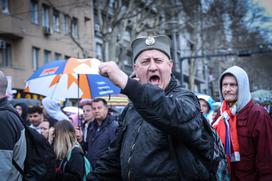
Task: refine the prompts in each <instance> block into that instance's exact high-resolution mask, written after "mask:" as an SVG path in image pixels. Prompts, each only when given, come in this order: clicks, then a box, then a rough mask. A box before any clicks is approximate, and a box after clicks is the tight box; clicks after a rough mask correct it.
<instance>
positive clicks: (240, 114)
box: [237, 100, 254, 120]
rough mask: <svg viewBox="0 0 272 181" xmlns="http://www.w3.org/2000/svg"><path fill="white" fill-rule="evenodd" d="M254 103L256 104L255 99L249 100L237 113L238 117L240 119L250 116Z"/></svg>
mask: <svg viewBox="0 0 272 181" xmlns="http://www.w3.org/2000/svg"><path fill="white" fill-rule="evenodd" d="M253 105H254V103H253V101H252V100H251V101H249V103H248V104H247V105H246V106H245V107H244V108H243V109H241V111H239V112H238V114H237V117H239V118H238V120H239V119H246V118H248V114H249V112H250V110H251V108H252V107H253Z"/></svg>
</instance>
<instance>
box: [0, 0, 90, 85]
mask: <svg viewBox="0 0 272 181" xmlns="http://www.w3.org/2000/svg"><path fill="white" fill-rule="evenodd" d="M91 7H92V1H86V0H66V1H62V0H55V1H49V0H20V1H16V0H2V1H1V2H0V69H1V71H3V72H4V73H5V74H6V75H7V76H8V77H10V79H9V80H10V83H11V87H12V88H13V89H18V90H20V89H23V88H24V81H25V80H27V78H28V77H29V76H30V75H31V74H32V73H33V71H35V70H36V69H37V68H38V67H39V66H42V65H44V64H46V63H49V62H50V61H54V60H62V59H68V58H69V57H77V58H87V57H94V54H95V53H94V48H93V46H94V45H93V42H94V41H93V37H94V31H93V29H94V28H93V12H92V8H91Z"/></svg>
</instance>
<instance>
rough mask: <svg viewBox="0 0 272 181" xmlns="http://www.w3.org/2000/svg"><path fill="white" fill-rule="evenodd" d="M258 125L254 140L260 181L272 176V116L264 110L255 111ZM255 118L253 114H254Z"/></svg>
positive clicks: (265, 180) (269, 178)
mask: <svg viewBox="0 0 272 181" xmlns="http://www.w3.org/2000/svg"><path fill="white" fill-rule="evenodd" d="M254 116H255V119H254V120H256V126H255V128H254V130H253V141H254V144H255V145H256V146H255V148H256V153H257V155H256V163H255V164H256V169H257V173H258V177H259V180H260V181H268V180H271V178H272V118H271V117H270V116H269V115H268V114H267V113H266V112H265V111H264V110H261V111H260V110H259V111H258V112H255V113H254ZM252 118H253V116H252Z"/></svg>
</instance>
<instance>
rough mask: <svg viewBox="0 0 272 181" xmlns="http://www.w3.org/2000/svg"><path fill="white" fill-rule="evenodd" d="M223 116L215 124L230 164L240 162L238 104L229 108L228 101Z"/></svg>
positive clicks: (223, 107)
mask: <svg viewBox="0 0 272 181" xmlns="http://www.w3.org/2000/svg"><path fill="white" fill-rule="evenodd" d="M220 111H221V116H219V118H218V119H217V120H216V121H215V122H214V123H213V125H212V126H213V127H214V128H215V130H216V131H217V133H218V135H219V137H220V139H221V141H222V143H223V145H224V147H225V151H226V154H227V159H228V164H229V167H230V162H235V161H240V148H239V141H238V135H237V127H236V103H235V104H234V105H233V106H232V107H229V106H228V104H227V102H226V101H223V103H222V106H221V109H220Z"/></svg>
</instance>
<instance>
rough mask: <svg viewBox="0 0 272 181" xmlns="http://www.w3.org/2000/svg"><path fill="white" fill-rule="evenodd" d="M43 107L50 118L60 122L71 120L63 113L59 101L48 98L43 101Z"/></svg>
mask: <svg viewBox="0 0 272 181" xmlns="http://www.w3.org/2000/svg"><path fill="white" fill-rule="evenodd" d="M42 105H43V108H44V109H45V111H46V112H47V114H48V115H49V116H50V117H52V118H54V119H56V120H58V121H63V120H69V118H68V116H66V115H65V114H64V113H63V112H62V111H61V105H60V103H59V101H57V100H53V99H50V98H49V97H46V98H44V99H43V100H42Z"/></svg>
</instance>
